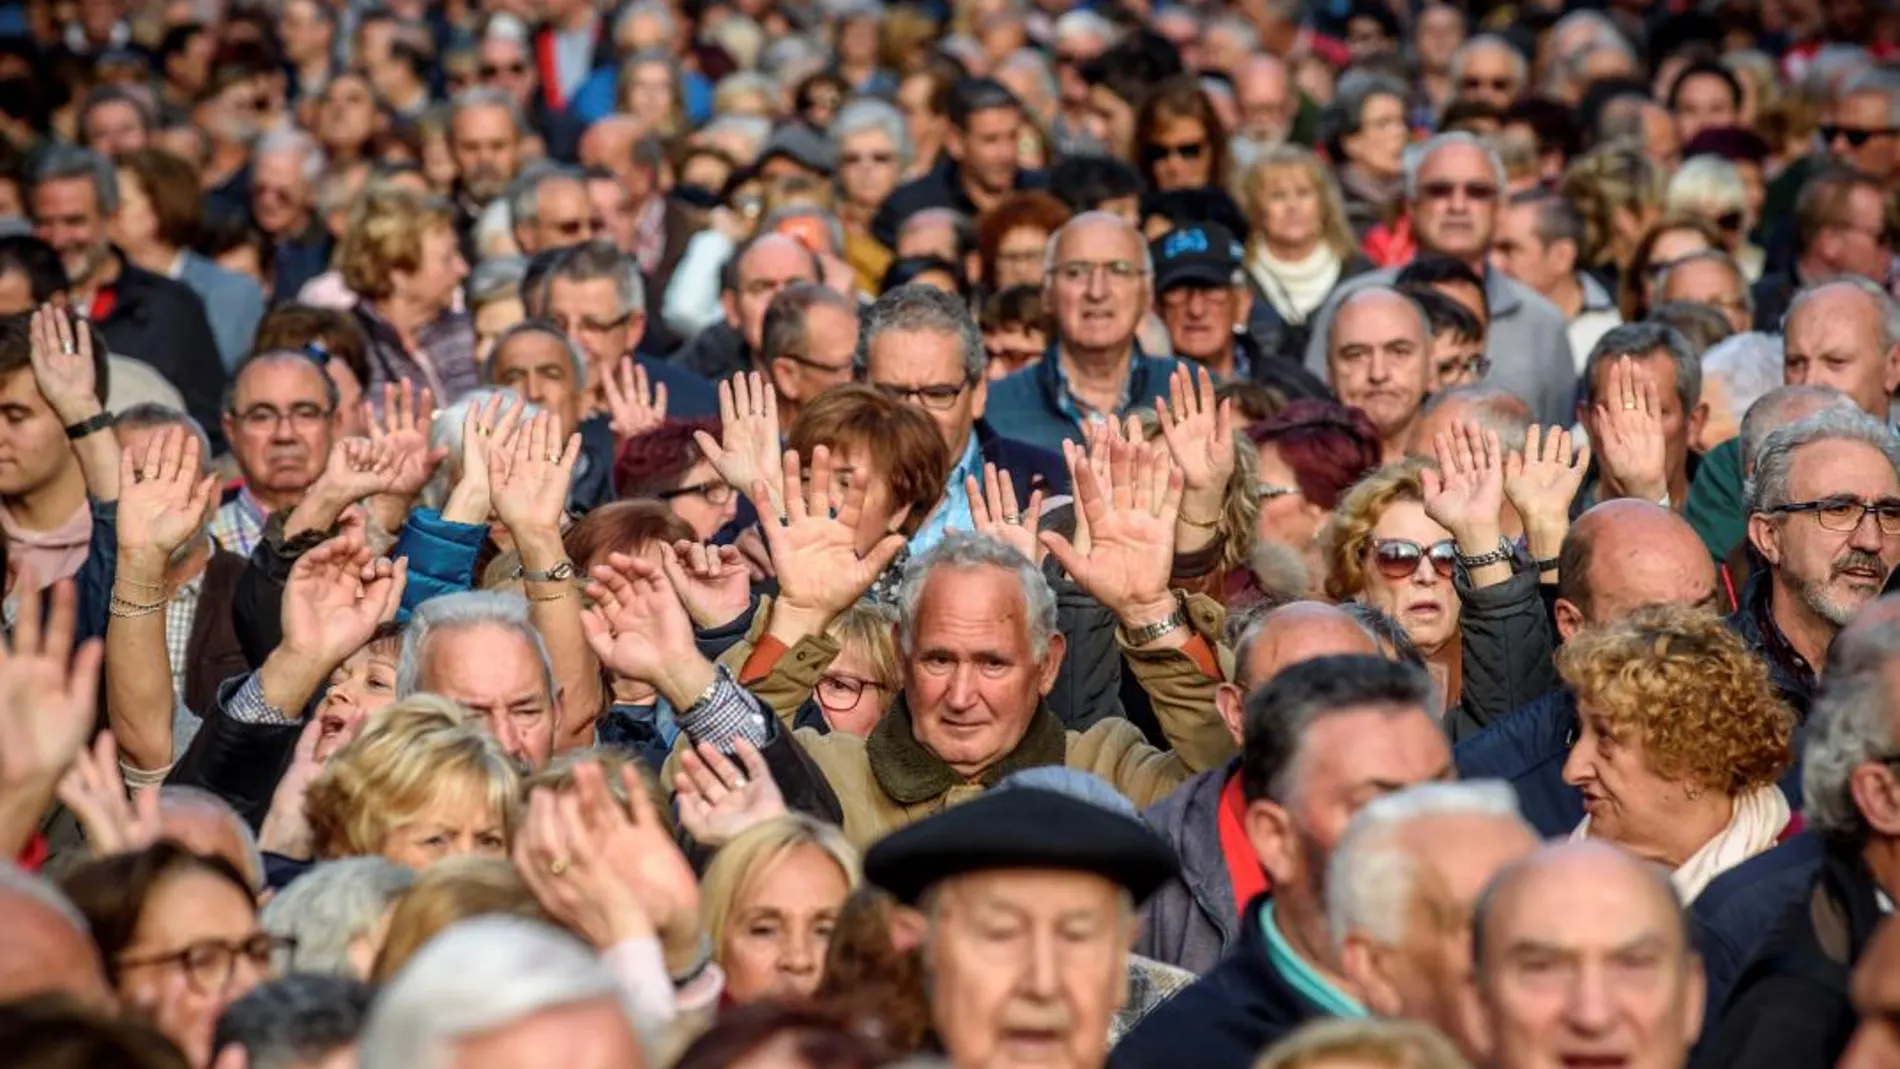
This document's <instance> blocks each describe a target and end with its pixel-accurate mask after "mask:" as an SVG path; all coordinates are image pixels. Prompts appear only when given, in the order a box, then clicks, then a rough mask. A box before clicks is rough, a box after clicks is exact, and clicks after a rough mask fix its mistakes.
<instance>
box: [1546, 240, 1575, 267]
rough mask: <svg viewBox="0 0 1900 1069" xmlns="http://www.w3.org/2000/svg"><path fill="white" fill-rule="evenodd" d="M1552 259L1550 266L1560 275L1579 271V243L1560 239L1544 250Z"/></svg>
mask: <svg viewBox="0 0 1900 1069" xmlns="http://www.w3.org/2000/svg"><path fill="white" fill-rule="evenodd" d="M1544 255H1545V256H1548V257H1550V266H1551V268H1552V269H1553V270H1555V271H1557V272H1558V273H1560V274H1565V275H1568V274H1572V273H1574V272H1575V271H1576V270H1577V243H1576V242H1574V241H1571V240H1570V239H1569V238H1559V239H1558V240H1556V241H1553V242H1551V243H1550V245H1549V246H1548V247H1547V248H1546V249H1545V250H1544Z"/></svg>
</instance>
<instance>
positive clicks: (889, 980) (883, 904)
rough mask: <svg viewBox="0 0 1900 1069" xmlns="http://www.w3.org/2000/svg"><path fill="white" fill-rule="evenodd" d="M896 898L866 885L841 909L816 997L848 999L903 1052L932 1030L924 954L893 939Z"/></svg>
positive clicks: (888, 1040) (826, 955)
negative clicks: (896, 943)
mask: <svg viewBox="0 0 1900 1069" xmlns="http://www.w3.org/2000/svg"><path fill="white" fill-rule="evenodd" d="M896 910H897V900H896V899H895V898H892V897H891V894H890V892H888V891H884V890H881V889H880V888H878V887H876V886H873V885H872V884H869V883H865V884H862V885H860V886H859V887H858V889H857V890H855V891H852V892H851V893H850V894H849V895H847V896H846V897H845V900H844V905H842V906H839V907H838V917H837V921H836V923H835V924H834V926H833V927H832V930H831V940H830V942H829V943H827V944H826V947H825V969H824V978H823V979H822V980H820V981H819V982H818V990H817V991H816V992H814V993H813V996H812V997H813V998H815V999H816V1000H818V1001H819V1002H821V1003H823V1002H832V1001H835V1000H838V999H845V998H849V999H850V1000H851V1001H852V1003H853V1005H854V1006H855V1007H857V1008H859V1009H861V1010H862V1011H863V1012H864V1014H865V1016H867V1017H870V1018H873V1019H874V1020H875V1021H876V1023H877V1024H878V1025H879V1027H880V1028H881V1029H882V1031H881V1032H880V1035H882V1036H884V1037H886V1041H887V1042H888V1043H890V1045H891V1046H893V1047H895V1048H896V1049H898V1050H917V1049H919V1048H920V1047H922V1046H923V1044H924V1041H925V1039H926V1038H927V1037H928V1035H929V1033H930V996H929V994H928V993H927V991H926V990H925V987H924V965H923V955H922V953H921V952H919V951H918V950H917V949H915V948H912V949H910V950H899V949H897V946H896V945H895V944H894V943H892V942H891V918H892V916H893V915H894V914H895V913H896Z"/></svg>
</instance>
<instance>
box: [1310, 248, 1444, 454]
mask: <svg viewBox="0 0 1900 1069" xmlns="http://www.w3.org/2000/svg"><path fill="white" fill-rule="evenodd" d="M1431 337H1432V331H1431V323H1430V321H1429V320H1428V319H1426V316H1425V310H1424V309H1423V308H1421V307H1419V304H1418V302H1417V301H1415V300H1413V299H1412V298H1411V297H1409V296H1407V295H1406V294H1404V293H1402V292H1400V291H1399V290H1396V289H1393V288H1392V287H1390V286H1361V287H1359V288H1357V289H1355V290H1353V291H1352V292H1351V293H1349V294H1347V295H1345V296H1344V297H1343V298H1341V299H1340V301H1339V305H1338V307H1337V308H1336V309H1335V310H1334V312H1333V315H1332V317H1331V318H1330V319H1329V320H1328V322H1327V324H1326V334H1325V336H1324V337H1323V338H1322V339H1321V341H1322V342H1323V343H1324V344H1325V346H1326V364H1325V375H1326V384H1327V385H1328V386H1331V387H1332V389H1333V392H1334V393H1335V394H1337V395H1338V396H1339V400H1340V403H1342V404H1346V405H1350V406H1352V407H1354V408H1357V409H1359V410H1360V411H1362V412H1364V413H1365V414H1366V418H1368V419H1370V420H1371V421H1372V426H1373V428H1374V429H1375V430H1377V431H1378V432H1379V444H1380V446H1381V447H1382V449H1383V453H1384V457H1385V459H1386V460H1388V461H1392V460H1397V459H1398V458H1400V457H1402V456H1404V455H1405V448H1406V446H1407V444H1409V443H1410V442H1411V440H1412V430H1413V428H1414V427H1415V426H1417V424H1418V414H1419V409H1420V407H1421V406H1422V405H1424V403H1425V395H1426V394H1428V393H1430V392H1431V388H1432V362H1431Z"/></svg>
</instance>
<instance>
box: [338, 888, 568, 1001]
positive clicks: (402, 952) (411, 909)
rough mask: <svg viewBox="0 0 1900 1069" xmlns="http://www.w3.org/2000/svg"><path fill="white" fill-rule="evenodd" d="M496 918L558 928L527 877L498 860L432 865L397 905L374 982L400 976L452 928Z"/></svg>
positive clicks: (373, 970)
mask: <svg viewBox="0 0 1900 1069" xmlns="http://www.w3.org/2000/svg"><path fill="white" fill-rule="evenodd" d="M491 913H506V914H510V915H512V916H516V917H526V918H528V919H529V920H538V921H542V922H545V923H549V924H552V923H554V922H553V921H552V920H551V919H550V918H549V917H548V915H547V912H546V911H545V910H543V909H542V908H541V903H540V902H539V901H538V900H537V899H536V898H535V897H534V892H533V891H531V890H529V889H528V885H527V884H526V883H525V882H523V881H522V879H521V874H520V873H518V872H516V871H515V867H514V866H513V865H511V864H509V863H508V862H506V861H503V860H502V859H500V858H498V857H451V858H446V859H444V860H442V861H438V862H436V863H435V864H433V865H430V866H429V867H428V868H426V869H424V870H423V871H422V874H421V875H419V876H417V877H416V882H415V883H413V884H411V885H410V887H409V889H408V890H407V891H404V892H403V893H402V897H401V898H398V899H396V905H395V907H394V908H393V909H392V910H391V911H390V914H389V934H387V935H386V936H384V937H383V946H382V949H381V950H379V951H377V952H376V962H375V964H374V965H372V966H371V967H370V974H369V979H370V982H371V983H377V984H380V983H383V982H385V981H387V980H388V979H389V978H390V977H392V976H394V975H396V973H398V972H400V971H401V970H402V967H403V966H404V965H406V964H408V962H409V959H410V958H412V957H414V956H415V954H416V951H418V950H421V949H422V947H423V945H424V944H425V943H427V942H428V941H429V940H431V939H433V938H435V936H436V934H437V933H439V932H441V931H442V929H444V928H447V927H448V926H449V925H451V924H454V923H456V922H458V921H464V920H467V919H468V918H470V917H479V916H483V915H485V914H491Z"/></svg>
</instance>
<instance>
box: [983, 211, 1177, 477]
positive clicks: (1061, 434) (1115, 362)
mask: <svg viewBox="0 0 1900 1069" xmlns="http://www.w3.org/2000/svg"><path fill="white" fill-rule="evenodd" d="M1046 260H1047V261H1048V265H1049V271H1048V274H1047V275H1046V276H1045V277H1044V279H1043V283H1042V298H1043V306H1044V307H1045V308H1048V309H1049V310H1050V318H1051V320H1052V321H1053V324H1054V327H1055V344H1054V345H1052V346H1050V349H1049V352H1048V354H1047V355H1045V356H1044V357H1043V358H1042V360H1041V361H1039V362H1037V363H1035V364H1032V365H1030V366H1029V367H1026V368H1024V369H1022V370H1021V371H1018V372H1016V373H1015V374H1013V375H1011V376H1009V377H1008V378H1006V379H1003V380H1002V381H1000V382H998V383H996V385H995V386H994V387H993V388H992V389H991V391H990V418H991V419H992V420H993V421H994V422H995V424H996V428H997V429H998V430H1000V431H1002V432H1003V433H1004V434H1006V435H1008V436H1010V437H1012V438H1018V439H1021V440H1022V441H1025V442H1028V443H1030V444H1031V445H1036V446H1040V447H1042V448H1044V449H1048V450H1052V451H1053V450H1057V449H1060V448H1062V443H1063V442H1064V441H1072V440H1079V439H1081V438H1082V429H1083V427H1084V426H1085V425H1086V424H1087V423H1088V422H1089V421H1091V420H1100V419H1118V418H1120V417H1121V416H1123V415H1125V414H1126V413H1127V412H1128V411H1129V410H1130V409H1133V408H1137V407H1140V406H1142V405H1147V404H1150V403H1152V402H1153V401H1154V400H1155V399H1156V398H1158V397H1163V396H1166V394H1167V392H1168V380H1169V378H1170V376H1172V375H1173V374H1174V369H1175V368H1176V367H1177V366H1179V365H1178V363H1177V362H1176V361H1173V360H1163V359H1159V358H1156V357H1150V356H1146V355H1144V354H1143V353H1142V352H1141V349H1140V346H1138V345H1137V344H1136V342H1135V332H1136V331H1137V330H1138V329H1139V328H1140V326H1141V321H1142V319H1143V317H1145V316H1146V315H1147V314H1148V311H1149V309H1150V308H1151V307H1152V306H1153V304H1154V277H1153V276H1154V264H1153V263H1152V262H1151V260H1150V258H1149V254H1148V246H1147V243H1146V242H1144V241H1142V238H1141V233H1140V231H1137V230H1136V229H1135V228H1134V227H1133V226H1131V225H1130V224H1129V223H1128V222H1127V221H1126V220H1123V219H1121V218H1120V217H1118V216H1114V215H1110V214H1108V213H1106V212H1083V213H1082V214H1081V215H1078V216H1076V217H1075V218H1073V219H1071V220H1069V221H1068V222H1067V223H1065V224H1063V227H1062V229H1060V230H1058V231H1056V233H1055V234H1054V235H1053V236H1052V237H1050V239H1049V253H1048V256H1047V257H1046Z"/></svg>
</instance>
